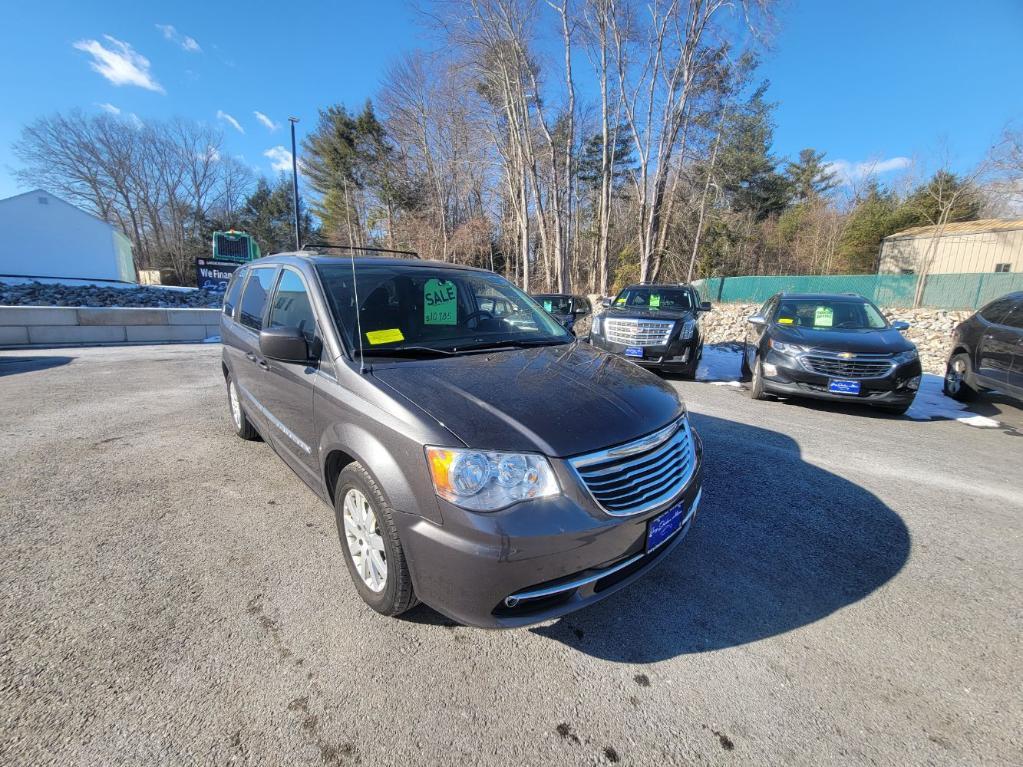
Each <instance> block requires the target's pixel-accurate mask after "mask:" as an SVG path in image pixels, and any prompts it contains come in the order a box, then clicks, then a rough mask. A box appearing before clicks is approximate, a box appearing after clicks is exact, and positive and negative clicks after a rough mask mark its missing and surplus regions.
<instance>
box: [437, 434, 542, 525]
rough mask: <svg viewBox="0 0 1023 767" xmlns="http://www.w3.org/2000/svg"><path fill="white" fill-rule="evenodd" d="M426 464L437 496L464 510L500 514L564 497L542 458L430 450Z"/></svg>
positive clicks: (521, 454) (526, 454)
mask: <svg viewBox="0 0 1023 767" xmlns="http://www.w3.org/2000/svg"><path fill="white" fill-rule="evenodd" d="M426 462H427V464H429V466H430V477H431V478H432V479H433V487H434V489H435V490H436V491H437V495H439V496H440V497H441V498H443V499H444V500H446V501H450V502H451V503H453V504H455V505H456V506H461V507H462V508H463V509H471V510H472V511H497V510H498V509H503V508H504V507H505V506H511V505H512V504H513V503H518V502H519V501H524V500H527V499H530V498H543V497H546V496H550V495H558V494H560V493H561V489H560V488H559V487H558V480H557V479H555V477H554V471H553V470H552V469H551V465H550V463H549V462H548V460H547V459H546V458H545V457H544V456H542V455H535V454H531V453H495V452H490V451H485V450H460V449H457V448H449V447H427V448H426Z"/></svg>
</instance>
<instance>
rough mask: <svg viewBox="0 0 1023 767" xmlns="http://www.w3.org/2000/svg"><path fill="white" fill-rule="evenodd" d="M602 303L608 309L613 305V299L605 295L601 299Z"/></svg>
mask: <svg viewBox="0 0 1023 767" xmlns="http://www.w3.org/2000/svg"><path fill="white" fill-rule="evenodd" d="M600 305H601V306H603V307H604V308H605V309H606V308H607V307H609V306H610V305H611V299H610V298H608V297H607V296H604V298H602V299H600Z"/></svg>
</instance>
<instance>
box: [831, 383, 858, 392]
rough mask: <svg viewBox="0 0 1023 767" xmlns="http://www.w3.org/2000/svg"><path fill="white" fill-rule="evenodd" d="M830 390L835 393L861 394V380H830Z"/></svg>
mask: <svg viewBox="0 0 1023 767" xmlns="http://www.w3.org/2000/svg"><path fill="white" fill-rule="evenodd" d="M828 391H829V392H832V393H833V394H859V393H860V382H859V381H829V382H828Z"/></svg>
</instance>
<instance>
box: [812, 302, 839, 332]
mask: <svg viewBox="0 0 1023 767" xmlns="http://www.w3.org/2000/svg"><path fill="white" fill-rule="evenodd" d="M834 321H835V313H834V311H833V310H832V309H831V307H830V306H818V307H817V311H815V312H814V313H813V326H814V327H815V328H830V327H831V325H832V324H833V323H834Z"/></svg>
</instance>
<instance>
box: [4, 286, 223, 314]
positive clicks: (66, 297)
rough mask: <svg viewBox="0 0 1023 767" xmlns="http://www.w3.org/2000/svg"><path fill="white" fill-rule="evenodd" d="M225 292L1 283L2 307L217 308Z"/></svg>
mask: <svg viewBox="0 0 1023 767" xmlns="http://www.w3.org/2000/svg"><path fill="white" fill-rule="evenodd" d="M223 300H224V294H223V293H213V292H210V291H208V290H181V289H177V290H168V289H166V288H156V287H148V286H146V287H141V286H140V287H137V288H113V287H101V286H98V285H50V284H44V283H41V282H28V283H19V284H8V283H4V282H0V306H121V307H157V308H192V309H215V308H217V307H219V306H220V305H221V303H222V302H223Z"/></svg>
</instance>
